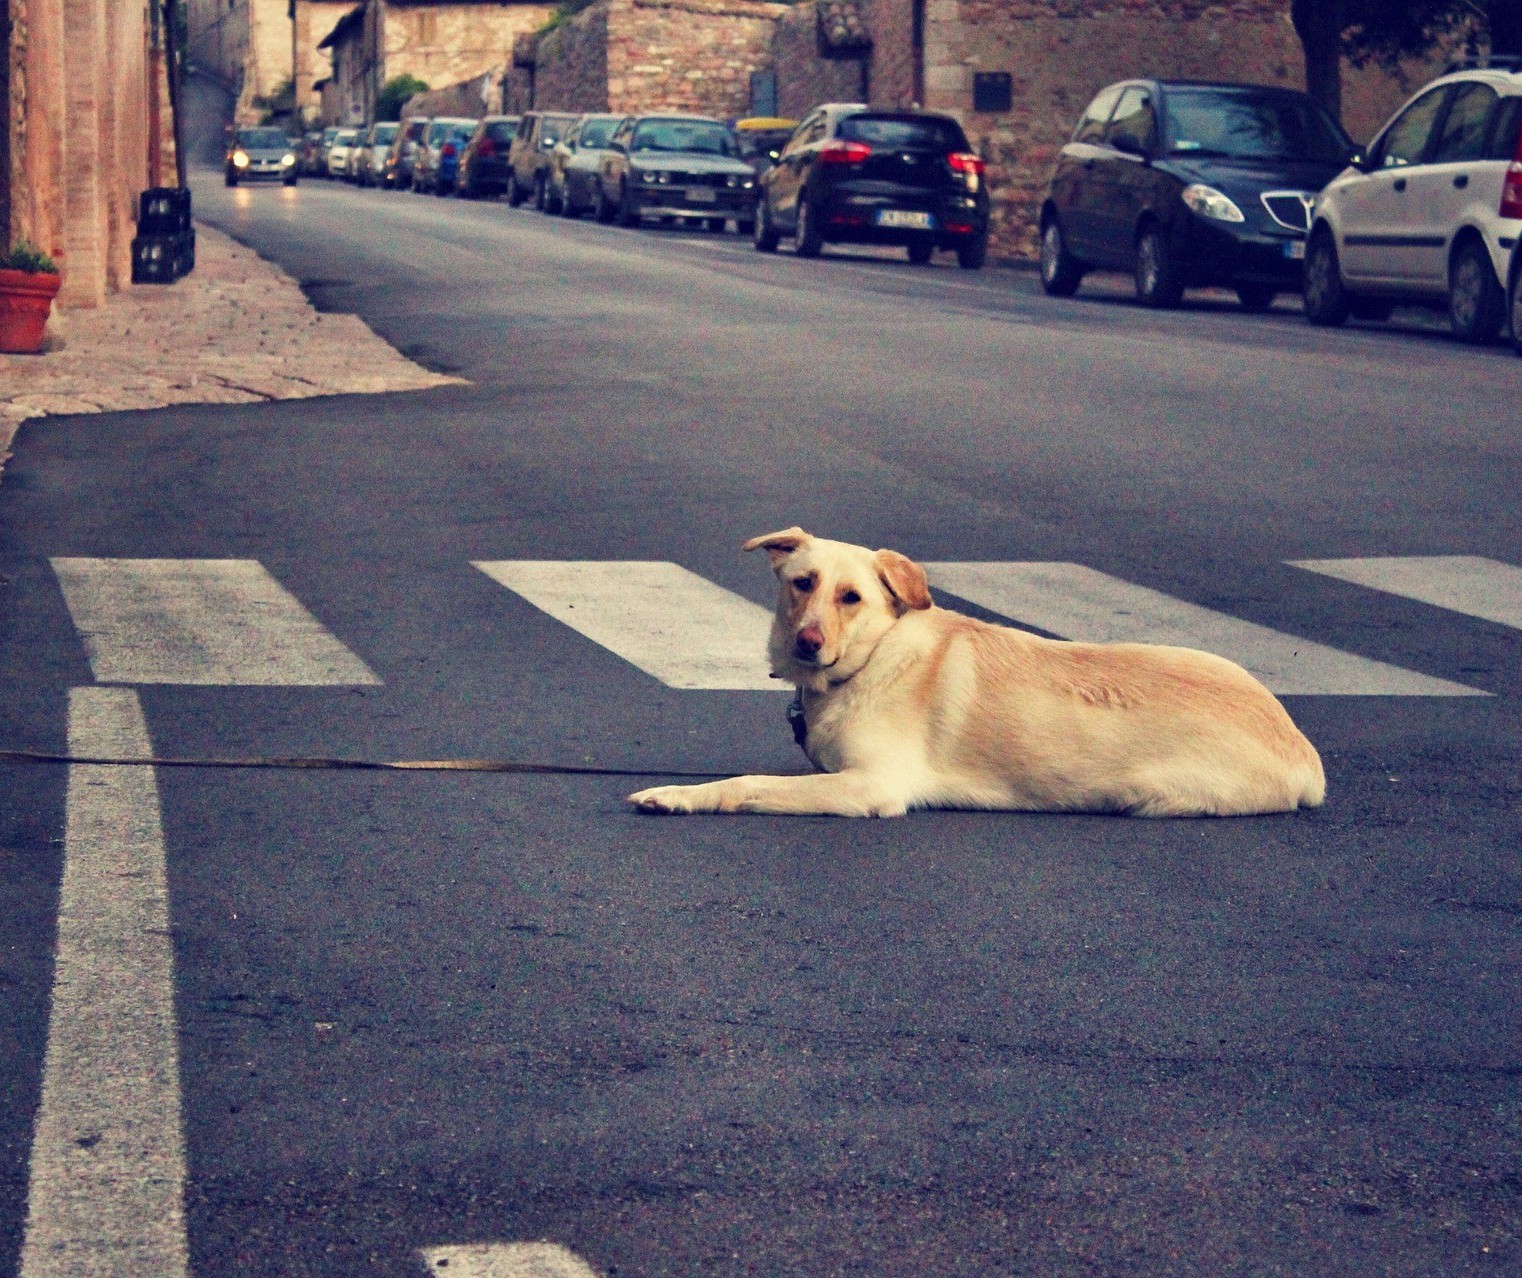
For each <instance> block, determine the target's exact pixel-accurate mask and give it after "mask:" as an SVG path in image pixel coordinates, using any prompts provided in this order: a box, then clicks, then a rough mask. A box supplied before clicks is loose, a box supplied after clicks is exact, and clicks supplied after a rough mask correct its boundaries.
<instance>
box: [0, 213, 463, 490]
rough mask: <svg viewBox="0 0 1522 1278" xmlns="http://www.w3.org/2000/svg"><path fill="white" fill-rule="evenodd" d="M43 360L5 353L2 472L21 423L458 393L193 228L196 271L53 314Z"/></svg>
mask: <svg viewBox="0 0 1522 1278" xmlns="http://www.w3.org/2000/svg"><path fill="white" fill-rule="evenodd" d="M48 333H49V346H50V349H49V350H47V351H46V352H45V353H44V354H42V355H0V467H3V466H4V464H5V459H6V458H7V457H8V456H9V454H10V444H11V441H12V439H14V438H15V434H16V430H17V428H18V427H19V426H20V424H21V423H22V422H23V421H25V420H27V419H28V418H31V417H43V416H47V415H49V414H58V413H110V412H120V411H122V410H124V409H138V408H163V407H164V406H166V405H169V404H251V403H257V402H260V401H264V400H275V399H305V398H307V397H309V396H312V395H339V394H356V393H358V394H372V393H373V394H378V393H382V392H386V391H404V390H424V389H427V388H428V387H431V386H448V385H454V384H459V382H460V379H459V378H458V377H444V376H441V375H440V374H438V373H431V372H429V371H428V370H427V369H425V368H422V367H421V366H419V365H417V364H414V363H413V362H412V361H411V360H409V359H407V358H405V357H404V356H403V355H401V354H400V353H399V352H398V351H397V350H396V349H395V348H394V347H392V346H390V345H389V344H388V343H386V342H385V341H383V340H382V339H381V338H379V337H378V336H376V334H375V333H374V332H372V331H371V329H370V327H369V326H368V325H367V324H366V323H365V322H364V321H363V320H362V319H360V318H359V317H358V316H357V315H324V314H319V313H318V312H317V311H315V310H313V309H312V306H311V304H310V303H309V302H308V301H307V299H306V296H305V295H304V294H303V293H302V291H301V289H300V287H299V286H298V285H297V284H296V282H295V281H294V280H293V279H291V278H290V276H288V275H286V274H285V273H284V272H283V271H281V270H280V269H279V267H277V266H275V265H274V264H273V263H270V262H267V261H265V260H264V259H263V258H261V257H260V256H259V255H258V254H256V253H255V252H253V250H251V249H247V248H244V247H243V246H242V245H241V244H238V243H237V242H236V241H235V240H233V239H231V238H229V237H228V236H226V235H224V234H222V232H220V231H216V230H213V229H211V228H209V227H205V226H197V227H196V268H195V270H194V271H192V272H191V273H190V274H189V275H187V276H186V277H185V278H184V279H182V280H178V281H176V282H175V283H173V284H168V285H154V284H142V285H138V286H136V287H134V288H131V289H127V290H124V291H123V292H121V293H115V294H112V295H110V296H108V297H107V298H106V302H105V305H104V306H102V307H100V308H99V309H98V310H90V311H64V312H62V313H61V314H60V313H59V312H58V311H57V310H56V309H55V310H54V312H53V318H52V319H51V320H50V321H49V323H48Z"/></svg>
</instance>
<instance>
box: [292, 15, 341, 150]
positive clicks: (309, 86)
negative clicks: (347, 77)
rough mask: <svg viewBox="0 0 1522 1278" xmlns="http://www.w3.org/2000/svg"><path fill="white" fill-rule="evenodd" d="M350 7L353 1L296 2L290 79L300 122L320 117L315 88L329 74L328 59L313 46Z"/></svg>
mask: <svg viewBox="0 0 1522 1278" xmlns="http://www.w3.org/2000/svg"><path fill="white" fill-rule="evenodd" d="M353 7H354V2H353V0H296V3H295V13H294V15H293V17H292V23H291V67H292V73H291V79H292V81H293V84H294V87H295V106H296V113H297V114H298V115H299V116H301V118H302V119H303V120H306V121H309V122H310V121H315V120H317V119H319V118H320V117H321V116H322V102H321V95H320V93H319V91H318V89H317V85H318V84H319V83H320V82H321V81H323V80H326V79H328V78H329V77H330V76H331V75H332V74H333V58H332V56H331V55H330V53H329V52H328V50H326V49H319V48H318V47H317V46H318V45H319V44H320V43H321V42H322V41H323V40H325V39H326V38H327V35H328V32H330V31H331V30H333V28H334V27H336V26H337V25H338V20H339V19H340V18H342V17H343V16H344V14H346V13H348V12H349V10H350V9H352V8H353Z"/></svg>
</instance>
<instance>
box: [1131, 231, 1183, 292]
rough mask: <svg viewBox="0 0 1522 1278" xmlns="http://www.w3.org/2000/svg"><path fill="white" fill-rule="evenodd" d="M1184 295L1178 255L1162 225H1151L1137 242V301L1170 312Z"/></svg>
mask: <svg viewBox="0 0 1522 1278" xmlns="http://www.w3.org/2000/svg"><path fill="white" fill-rule="evenodd" d="M1183 296H1184V277H1183V272H1182V271H1181V270H1180V269H1179V262H1178V255H1177V254H1176V253H1174V251H1173V245H1171V244H1170V243H1169V242H1168V236H1167V235H1166V234H1165V233H1164V231H1163V229H1162V227H1160V226H1149V227H1148V228H1147V229H1146V230H1144V231H1143V232H1142V233H1141V237H1140V238H1139V239H1138V240H1137V241H1136V300H1137V301H1139V302H1141V303H1142V305H1143V306H1152V307H1156V308H1158V309H1159V310H1167V309H1169V308H1171V307H1174V306H1177V305H1178V304H1179V302H1180V301H1181V300H1182V299H1183Z"/></svg>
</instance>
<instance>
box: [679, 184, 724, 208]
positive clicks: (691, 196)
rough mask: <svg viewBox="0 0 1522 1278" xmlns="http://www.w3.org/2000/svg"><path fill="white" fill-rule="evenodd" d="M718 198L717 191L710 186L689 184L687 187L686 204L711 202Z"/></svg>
mask: <svg viewBox="0 0 1522 1278" xmlns="http://www.w3.org/2000/svg"><path fill="white" fill-rule="evenodd" d="M718 198H719V193H718V192H717V191H715V190H714V189H713V187H711V186H689V187H688V188H687V203H688V204H713V203H714V202H716V201H717V200H718Z"/></svg>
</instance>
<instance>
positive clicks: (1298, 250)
mask: <svg viewBox="0 0 1522 1278" xmlns="http://www.w3.org/2000/svg"><path fill="white" fill-rule="evenodd" d="M1284 256H1285V257H1288V258H1292V259H1293V260H1294V261H1296V262H1298V261H1300V260H1302V259H1303V258H1304V257H1305V241H1304V240H1291V241H1290V242H1289V243H1288V244H1286V245H1285V246H1284Z"/></svg>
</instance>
